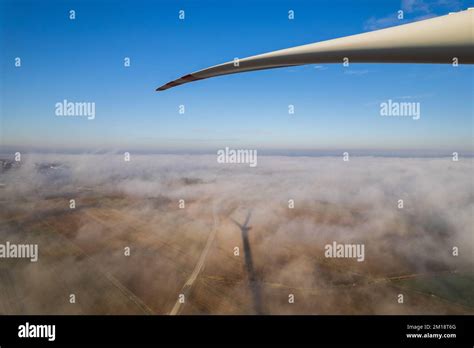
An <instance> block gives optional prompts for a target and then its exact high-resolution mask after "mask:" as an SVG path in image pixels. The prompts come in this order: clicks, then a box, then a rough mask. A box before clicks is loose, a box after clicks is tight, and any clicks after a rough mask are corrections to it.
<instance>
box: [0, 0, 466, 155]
mask: <svg viewBox="0 0 474 348" xmlns="http://www.w3.org/2000/svg"><path fill="white" fill-rule="evenodd" d="M0 3H1V8H0V27H1V32H0V38H1V43H0V45H1V49H0V60H1V83H2V85H1V86H0V98H1V100H0V101H1V120H0V122H1V123H0V125H1V127H2V128H1V132H0V135H1V137H2V139H1V145H2V146H3V148H4V149H7V150H14V149H28V150H34V149H50V150H54V151H60V150H65V151H67V150H70V149H84V150H88V151H97V150H130V151H133V150H137V151H138V150H141V151H183V150H184V151H208V150H209V151H214V149H218V148H223V147H225V146H229V147H239V148H240V147H245V148H248V147H252V148H257V149H259V150H269V151H270V150H275V149H279V150H283V151H285V150H300V149H305V150H321V151H332V150H339V149H343V150H348V151H350V150H355V149H366V150H368V151H369V152H370V151H373V152H376V151H380V150H390V151H395V152H396V151H407V150H417V151H441V152H448V153H450V152H452V151H459V152H472V149H473V143H472V135H473V110H474V109H473V95H474V93H473V78H474V76H473V68H472V67H470V66H459V67H458V68H453V67H452V66H451V65H412V64H409V65H404V64H351V66H350V67H348V68H344V67H343V66H342V64H326V65H320V66H315V65H309V66H301V67H295V68H284V69H274V70H267V71H259V72H253V73H245V74H236V75H229V76H223V77H218V78H213V79H208V80H203V81H199V82H196V83H190V84H187V85H184V86H180V87H177V88H174V89H171V90H168V91H165V92H162V93H157V92H155V88H156V87H158V86H160V85H162V84H164V83H166V82H168V81H170V80H173V79H175V78H177V77H179V76H182V75H184V74H187V73H190V72H192V71H195V70H199V69H202V68H205V67H208V66H211V65H215V64H218V63H222V62H225V61H229V60H232V59H233V58H234V57H246V56H249V55H254V54H258V53H263V52H267V51H272V50H276V49H281V48H286V47H290V46H296V45H301V44H307V43H311V42H317V41H321V40H326V39H332V38H336V37H340V36H346V35H351V34H357V33H360V32H364V31H370V30H373V29H377V28H381V27H385V26H392V25H396V24H402V23H406V22H409V21H413V20H419V19H423V18H427V17H431V16H437V15H443V14H447V13H448V12H452V11H458V10H461V9H466V8H467V7H470V6H471V7H472V6H473V5H472V2H469V1H461V0H459V1H458V0H433V1H428V0H425V1H421V0H405V1H392V0H385V1H380V0H370V1H369V0H358V1H352V0H347V1H339V0H331V1H329V0H328V1H316V0H315V1H294V0H293V1H289V0H287V1H283V0H282V1H275V0H273V1H270V0H268V1H267V0H265V1H264V0H262V1H245V0H240V1H207V0H200V1H189V0H188V1H117V2H114V1H41V2H39V1H22V0H15V1H5V0H0ZM71 9H73V10H75V11H76V19H75V20H70V19H69V17H68V16H69V10H71ZM290 9H291V10H294V11H295V19H294V20H292V21H290V20H288V11H289V10H290ZM400 9H403V10H404V12H405V13H404V15H405V19H404V20H398V19H396V13H397V11H398V10H400ZM179 10H184V11H185V16H186V18H185V20H184V21H183V20H179V18H178V12H179ZM15 57H20V58H21V60H22V66H21V67H20V68H16V67H15V65H14V63H15ZM124 57H130V59H131V66H130V67H129V68H125V67H124V66H123V60H124ZM64 99H67V100H69V101H73V102H82V101H87V102H95V104H96V117H95V119H94V120H87V119H86V118H81V117H69V118H64V117H63V118H61V117H57V116H55V104H56V103H57V102H61V101H62V100H64ZM388 99H392V100H397V101H411V102H419V103H420V107H421V118H420V119H419V120H418V121H414V120H412V119H411V118H387V117H381V116H380V113H379V111H380V106H379V105H380V102H383V101H387V100H388ZM181 104H183V105H185V109H186V111H185V114H183V115H181V114H179V113H178V107H179V105H181ZM289 104H292V105H294V106H295V114H294V115H289V114H288V105H289Z"/></svg>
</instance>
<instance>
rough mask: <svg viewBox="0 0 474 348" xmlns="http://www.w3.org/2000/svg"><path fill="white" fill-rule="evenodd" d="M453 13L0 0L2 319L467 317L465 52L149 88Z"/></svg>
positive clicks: (472, 278)
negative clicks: (437, 58)
mask: <svg viewBox="0 0 474 348" xmlns="http://www.w3.org/2000/svg"><path fill="white" fill-rule="evenodd" d="M469 6H470V3H469V2H468V1H462V0H431V1H428V0H402V1H398V0H387V1H383V2H382V1H375V0H373V1H371V0H359V1H357V4H356V3H355V2H353V1H343V0H341V1H309V0H308V1H290V0H281V1H272V5H271V6H269V2H267V1H258V2H252V4H251V5H250V2H241V1H239V2H221V1H213V0H205V1H147V0H140V1H128V0H125V1H120V2H114V3H113V5H112V2H110V1H94V2H92V1H68V2H60V1H42V2H41V3H40V2H36V1H30V0H25V1H10V0H3V1H1V0H0V23H1V24H0V25H1V29H2V30H1V31H0V39H1V40H0V59H1V61H0V63H1V64H0V77H1V82H2V86H1V88H0V112H1V114H0V314H172V315H175V314H474V273H473V271H472V270H473V269H474V268H473V266H474V258H473V255H474V238H473V226H474V221H473V220H474V217H473V208H474V187H473V179H472V178H473V165H474V163H473V160H474V156H473V155H474V151H473V150H474V143H473V112H474V109H473V108H474V107H473V100H474V98H473V95H474V91H473V88H474V86H473V80H474V72H473V69H472V67H471V66H466V65H462V64H460V65H458V66H455V65H452V64H445V65H441V64H440V65H437V64H350V65H349V66H343V64H324V65H307V66H300V67H288V68H285V69H274V70H265V71H259V72H255V73H244V74H236V75H229V76H222V77H218V78H213V79H209V80H203V81H199V82H196V83H194V82H193V83H190V84H188V85H183V86H180V87H179V88H174V89H173V90H170V91H166V92H163V93H156V92H155V88H156V87H157V86H159V85H160V84H162V83H166V82H167V81H171V80H173V79H175V78H176V77H178V76H182V74H184V73H186V72H189V71H195V70H199V69H202V68H204V67H207V66H211V65H213V64H219V63H222V62H225V61H230V60H232V59H234V57H246V56H251V55H255V54H259V53H262V52H266V51H273V50H276V49H280V48H284V47H290V46H295V45H302V44H306V43H310V42H316V41H321V40H327V39H332V38H335V37H341V36H347V35H352V34H357V33H360V32H366V31H370V30H376V29H381V28H385V27H389V26H394V25H399V24H405V23H410V22H414V21H418V20H423V19H426V18H431V17H435V16H439V15H445V14H447V13H449V12H451V11H460V10H465V9H466V8H467V7H469ZM71 10H74V11H75V12H74V18H73V19H71V14H70V11H71ZM182 10H184V11H185V17H184V18H183V19H180V17H179V16H180V11H182ZM290 10H293V11H294V14H295V17H294V18H293V19H291V20H290V19H289V17H288V16H289V11H290ZM399 10H402V11H403V13H404V18H403V19H399V18H397V14H398V11H399ZM124 14H126V15H124ZM20 18H21V20H20ZM127 64H128V65H127ZM4 86H7V87H8V88H3V87H4ZM387 105H390V108H384V107H386V106H387ZM392 105H395V106H396V107H397V108H398V107H405V106H406V110H408V111H407V113H406V114H396V113H395V114H394V113H393V110H394V109H392ZM69 106H71V108H69ZM69 109H70V110H72V112H71V113H69V111H68V110H69ZM383 110H385V111H383ZM397 110H398V109H397ZM387 113H388V114H387ZM228 149H231V150H232V151H234V150H235V151H237V153H240V152H242V153H243V154H253V155H254V162H251V161H246V159H247V160H248V159H249V158H246V157H245V156H242V158H239V159H243V160H241V161H240V160H239V161H234V160H235V158H233V157H228V156H222V158H221V156H220V155H219V151H224V150H225V154H226V155H227V152H228V151H227V150H228ZM239 151H240V152H239ZM233 162H241V163H233ZM252 163H253V164H255V165H253V164H252ZM7 242H8V243H11V244H22V243H25V244H31V245H37V246H38V260H37V261H36V262H34V261H33V262H31V261H30V260H29V259H28V258H15V257H6V256H5V255H4V254H3V253H4V251H5V250H7V249H8V247H6V245H7V244H6V243H7ZM9 245H10V244H9ZM333 245H336V246H337V245H346V246H349V247H350V246H354V250H358V251H362V250H363V254H360V255H356V256H358V257H354V255H349V256H348V255H347V254H345V255H342V256H337V255H335V254H328V248H329V250H333V249H330V248H331V246H333ZM336 246H335V247H334V250H336ZM356 246H357V248H359V247H360V248H363V249H360V248H359V249H357V248H356ZM2 248H3V249H2ZM2 250H3V251H2ZM344 250H346V249H344ZM347 250H352V249H347ZM72 295H74V296H73V297H71V296H72ZM400 296H401V297H400ZM72 298H74V301H72V300H71V299H72Z"/></svg>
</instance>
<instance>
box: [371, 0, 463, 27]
mask: <svg viewBox="0 0 474 348" xmlns="http://www.w3.org/2000/svg"><path fill="white" fill-rule="evenodd" d="M461 9H462V5H461V3H460V1H459V0H436V1H427V0H402V1H401V4H400V9H399V10H401V11H403V18H399V13H398V11H399V10H394V11H393V12H392V13H390V14H388V15H386V16H384V17H380V18H378V17H375V16H374V17H370V18H369V19H368V20H367V21H366V22H365V24H364V30H377V29H383V28H388V27H392V26H395V25H400V24H406V23H410V22H416V21H421V20H424V19H429V18H432V17H436V16H437V15H440V14H446V13H447V12H451V11H459V10H461ZM407 14H408V15H409V16H408V18H407V16H406V15H407Z"/></svg>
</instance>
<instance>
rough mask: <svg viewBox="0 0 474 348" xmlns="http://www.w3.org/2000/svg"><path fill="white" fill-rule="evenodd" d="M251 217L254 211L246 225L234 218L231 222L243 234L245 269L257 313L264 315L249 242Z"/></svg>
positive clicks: (249, 214) (249, 213) (248, 215)
mask: <svg viewBox="0 0 474 348" xmlns="http://www.w3.org/2000/svg"><path fill="white" fill-rule="evenodd" d="M251 215H252V211H251V210H249V212H248V213H247V217H246V219H245V222H244V224H240V223H238V222H237V221H235V220H234V219H232V218H231V220H232V222H233V223H234V224H236V225H237V226H238V227H239V229H240V232H241V233H242V244H243V246H244V256H245V268H246V270H247V275H248V279H249V285H250V290H251V291H252V297H253V303H254V310H255V313H256V314H263V310H262V294H261V289H260V283H259V282H258V281H257V277H256V274H255V269H254V265H253V257H252V250H251V247H250V242H249V237H248V232H249V231H250V230H251V229H252V227H250V226H248V223H249V221H250V217H251Z"/></svg>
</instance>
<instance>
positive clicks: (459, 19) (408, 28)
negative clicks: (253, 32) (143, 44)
mask: <svg viewBox="0 0 474 348" xmlns="http://www.w3.org/2000/svg"><path fill="white" fill-rule="evenodd" d="M455 57H456V58H457V59H458V62H459V64H474V8H470V9H468V10H466V11H461V12H457V13H451V14H449V15H446V16H440V17H436V18H431V19H427V20H423V21H419V22H415V23H409V24H404V25H399V26H396V27H391V28H386V29H382V30H376V31H372V32H368V33H363V34H358V35H352V36H346V37H342V38H338V39H333V40H328V41H322V42H317V43H312V44H308V45H303V46H297V47H291V48H287V49H283V50H278V51H273V52H269V53H264V54H259V55H256V56H252V57H247V58H242V59H239V60H237V61H230V62H227V63H224V64H220V65H215V66H212V67H210V68H207V69H204V70H199V71H196V72H194V73H191V74H188V75H185V76H183V77H181V78H179V79H177V80H174V81H171V82H168V83H167V84H165V85H163V86H161V87H159V88H157V89H156V90H157V91H164V90H166V89H168V88H172V87H175V86H179V85H182V84H184V83H188V82H192V81H197V80H202V79H207V78H209V77H214V76H220V75H227V74H235V73H240V72H245V71H253V70H263V69H271V68H279V67H287V66H294V65H304V64H314V63H342V62H343V61H344V58H347V59H349V62H350V63H440V64H451V63H453V59H454V58H455ZM237 63H238V64H237Z"/></svg>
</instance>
